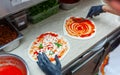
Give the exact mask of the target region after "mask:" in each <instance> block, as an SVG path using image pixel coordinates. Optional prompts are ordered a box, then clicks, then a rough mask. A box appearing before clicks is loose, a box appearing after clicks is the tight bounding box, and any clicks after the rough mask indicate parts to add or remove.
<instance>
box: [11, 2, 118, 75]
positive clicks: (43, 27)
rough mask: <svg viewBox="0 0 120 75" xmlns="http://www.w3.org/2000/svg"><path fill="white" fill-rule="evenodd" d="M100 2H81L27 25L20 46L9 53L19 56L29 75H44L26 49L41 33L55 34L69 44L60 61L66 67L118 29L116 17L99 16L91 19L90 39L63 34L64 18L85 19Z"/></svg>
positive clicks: (110, 15) (109, 15)
mask: <svg viewBox="0 0 120 75" xmlns="http://www.w3.org/2000/svg"><path fill="white" fill-rule="evenodd" d="M100 3H101V1H99V0H81V1H80V4H79V5H78V6H76V7H75V8H73V9H71V10H60V11H59V13H57V14H55V15H53V16H51V17H49V18H47V19H45V20H43V21H42V22H39V23H37V24H34V25H29V26H28V27H27V28H26V29H24V30H23V31H22V33H23V35H24V38H23V39H22V40H21V44H20V46H19V47H18V48H16V49H15V50H13V51H11V52H10V53H13V54H17V55H19V56H21V57H22V58H23V59H24V60H25V61H26V62H27V64H28V67H29V70H30V75H44V73H43V72H42V71H41V70H40V69H39V67H38V65H37V64H36V62H34V61H32V60H31V59H30V58H29V56H28V54H27V53H28V47H29V46H30V44H31V43H32V42H33V40H34V39H35V38H36V37H37V36H38V35H40V34H41V33H44V32H47V31H53V32H56V33H58V34H60V35H62V36H64V37H65V38H66V39H67V40H68V41H69V43H70V50H69V52H68V53H67V54H66V56H65V57H64V58H63V59H62V60H61V64H62V67H64V66H66V65H67V64H68V63H69V62H71V61H72V60H74V59H75V58H76V57H78V56H79V55H80V54H82V53H83V52H85V51H87V50H88V49H89V48H90V47H91V46H93V45H94V44H96V43H97V42H98V41H100V40H101V39H102V38H104V37H105V36H107V35H108V34H110V33H111V32H112V31H114V30H115V29H116V28H117V27H119V26H120V25H119V22H118V16H116V15H112V14H108V13H106V14H101V15H100V16H97V17H96V18H94V19H92V20H93V21H94V22H95V25H96V28H97V30H96V35H95V36H94V37H93V38H91V39H86V40H79V39H73V38H70V37H68V36H66V35H64V33H63V22H64V20H65V18H66V17H69V16H77V17H85V16H86V15H87V12H88V10H89V8H90V7H91V6H92V5H98V4H100Z"/></svg>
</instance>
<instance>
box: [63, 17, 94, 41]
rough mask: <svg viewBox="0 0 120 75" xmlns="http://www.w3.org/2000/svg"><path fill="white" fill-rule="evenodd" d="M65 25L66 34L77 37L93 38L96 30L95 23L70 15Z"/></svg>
mask: <svg viewBox="0 0 120 75" xmlns="http://www.w3.org/2000/svg"><path fill="white" fill-rule="evenodd" d="M63 27H64V33H65V34H66V35H68V36H70V37H72V38H77V39H88V38H91V37H93V36H94V34H95V32H96V28H95V25H94V23H93V22H92V21H90V20H88V19H84V18H76V17H69V18H67V19H66V20H65V22H64V25H63Z"/></svg>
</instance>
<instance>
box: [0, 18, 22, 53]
mask: <svg viewBox="0 0 120 75" xmlns="http://www.w3.org/2000/svg"><path fill="white" fill-rule="evenodd" d="M0 24H2V25H7V26H8V27H9V28H10V29H12V30H15V31H16V33H17V38H16V39H14V40H12V41H11V42H9V43H7V44H5V45H0V50H4V51H11V50H14V49H15V48H17V47H18V46H19V44H20V39H22V38H23V35H22V34H21V33H20V32H19V31H18V30H17V28H15V26H14V25H12V23H11V22H9V20H7V19H6V18H4V19H1V20H0Z"/></svg>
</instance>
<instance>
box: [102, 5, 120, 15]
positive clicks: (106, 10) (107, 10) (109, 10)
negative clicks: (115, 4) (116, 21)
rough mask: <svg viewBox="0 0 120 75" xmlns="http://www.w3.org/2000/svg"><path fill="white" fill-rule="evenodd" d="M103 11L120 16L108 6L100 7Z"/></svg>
mask: <svg viewBox="0 0 120 75" xmlns="http://www.w3.org/2000/svg"><path fill="white" fill-rule="evenodd" d="M102 9H103V11H105V12H109V13H112V14H115V15H118V16H120V12H117V11H116V10H114V9H112V8H111V7H110V6H108V5H103V7H102Z"/></svg>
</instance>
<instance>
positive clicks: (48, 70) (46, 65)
mask: <svg viewBox="0 0 120 75" xmlns="http://www.w3.org/2000/svg"><path fill="white" fill-rule="evenodd" d="M55 61H56V64H53V63H51V62H50V60H49V59H48V57H47V56H46V54H45V53H42V54H41V53H39V55H38V62H37V64H38V66H39V67H40V68H41V69H42V71H43V72H44V73H45V74H46V75H62V74H61V64H60V61H59V59H58V57H57V55H56V56H55Z"/></svg>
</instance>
